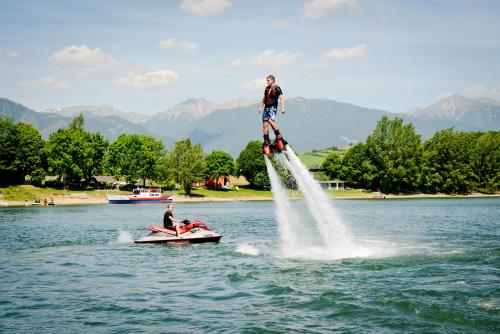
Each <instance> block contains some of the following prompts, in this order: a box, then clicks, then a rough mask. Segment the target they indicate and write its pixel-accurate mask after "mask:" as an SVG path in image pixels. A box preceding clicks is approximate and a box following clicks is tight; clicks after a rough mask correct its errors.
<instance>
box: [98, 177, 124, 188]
mask: <svg viewBox="0 0 500 334" xmlns="http://www.w3.org/2000/svg"><path fill="white" fill-rule="evenodd" d="M92 178H93V180H94V181H95V185H96V187H97V189H99V190H100V189H104V190H106V189H118V188H119V186H120V185H123V184H125V183H124V182H120V181H118V180H116V179H115V178H114V177H112V176H107V175H94V176H93V177H92Z"/></svg>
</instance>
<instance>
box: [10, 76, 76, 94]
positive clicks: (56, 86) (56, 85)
mask: <svg viewBox="0 0 500 334" xmlns="http://www.w3.org/2000/svg"><path fill="white" fill-rule="evenodd" d="M19 87H22V88H26V89H37V88H40V89H48V90H60V91H66V90H70V89H71V86H70V85H69V84H67V83H65V82H62V81H57V80H56V79H54V78H52V77H47V78H43V79H39V80H31V81H26V82H23V83H21V84H19Z"/></svg>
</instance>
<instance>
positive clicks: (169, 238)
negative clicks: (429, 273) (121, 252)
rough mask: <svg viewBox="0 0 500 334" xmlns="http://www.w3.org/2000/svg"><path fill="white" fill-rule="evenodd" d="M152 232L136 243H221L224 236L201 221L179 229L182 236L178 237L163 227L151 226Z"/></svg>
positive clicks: (173, 231) (172, 231)
mask: <svg viewBox="0 0 500 334" xmlns="http://www.w3.org/2000/svg"><path fill="white" fill-rule="evenodd" d="M148 229H149V230H150V231H152V232H151V233H150V234H148V235H147V236H145V237H143V238H141V239H138V240H135V242H136V243H138V244H142V243H169V244H170V243H171V244H198V243H203V242H219V240H220V238H222V235H220V234H217V233H215V232H214V231H212V230H211V229H209V228H208V227H207V226H206V225H205V223H204V222H202V221H201V220H195V221H194V222H193V223H191V224H188V225H185V226H182V227H179V231H180V232H181V235H180V236H179V237H177V233H176V232H175V230H170V229H168V228H164V227H162V226H149V227H148Z"/></svg>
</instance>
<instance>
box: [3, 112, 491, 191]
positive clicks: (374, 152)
mask: <svg viewBox="0 0 500 334" xmlns="http://www.w3.org/2000/svg"><path fill="white" fill-rule="evenodd" d="M322 168H323V170H324V172H325V173H326V174H327V175H328V177H329V178H332V179H333V178H338V179H341V180H344V181H345V182H347V183H348V184H349V185H350V186H352V187H355V188H363V189H369V190H380V191H382V192H384V193H416V192H424V193H438V192H439V193H441V192H442V193H468V192H472V191H480V192H486V193H492V192H497V191H499V188H500V132H499V131H488V132H457V131H455V130H454V129H445V130H441V131H438V132H436V134H435V135H434V136H433V137H432V138H430V139H428V140H427V141H422V139H421V136H420V135H419V134H417V133H416V132H415V130H414V128H413V125H412V124H406V125H405V124H403V120H402V119H400V118H395V119H393V120H391V119H389V118H388V117H386V116H384V117H383V118H381V119H380V120H379V122H378V123H377V125H376V127H375V129H374V130H373V131H372V133H371V134H370V135H369V136H368V138H367V140H366V142H363V143H358V144H355V145H353V146H352V147H350V148H349V149H348V150H347V151H346V152H345V154H344V155H343V156H340V155H339V154H338V153H335V152H334V153H331V154H330V155H329V156H328V157H327V158H326V160H325V161H324V162H323V164H322ZM281 173H283V176H285V179H286V178H288V179H289V181H287V182H288V185H289V186H290V187H294V186H295V185H294V182H293V180H291V178H290V176H289V175H286V171H281V172H280V174H281ZM47 175H50V176H53V177H55V178H56V183H59V184H63V185H64V186H67V187H69V188H84V187H86V186H88V185H89V184H90V183H91V182H92V179H93V177H94V176H95V175H111V176H113V177H115V178H116V179H121V180H125V181H127V182H129V183H136V182H138V181H141V182H142V183H143V184H145V182H146V180H149V181H153V182H156V183H160V184H167V185H168V184H170V185H173V184H178V185H181V186H182V187H183V188H184V191H185V193H186V194H190V193H191V188H192V186H193V184H195V183H199V182H203V181H205V180H206V178H208V177H211V178H215V179H218V178H219V177H221V176H228V175H243V176H244V177H245V178H246V179H247V181H248V182H249V187H251V188H255V189H269V187H270V185H269V178H268V175H267V170H266V165H265V162H264V158H263V155H262V143H261V142H260V141H257V140H252V141H250V142H249V143H248V145H247V146H246V147H245V148H244V149H243V150H242V151H241V152H240V154H239V156H238V158H237V159H236V161H234V160H233V158H232V157H231V155H230V154H229V153H227V152H224V151H218V150H215V151H212V152H211V153H209V154H204V153H203V148H202V146H201V145H199V144H198V145H193V144H192V143H191V141H190V139H183V140H179V141H177V142H175V144H174V146H173V148H172V149H171V150H167V149H166V148H165V145H164V143H163V142H162V141H161V140H158V139H156V138H154V137H152V136H146V135H139V134H122V135H120V136H119V137H118V138H117V139H116V140H115V141H114V142H113V143H109V142H108V141H107V140H105V139H104V137H103V136H102V135H101V134H99V133H91V132H87V131H85V128H84V118H83V116H82V115H81V114H80V115H79V116H77V117H76V118H75V119H73V121H72V122H71V123H70V124H69V125H68V127H66V128H63V129H59V130H57V131H56V132H54V133H52V134H51V135H50V136H49V138H48V140H44V139H43V137H42V136H41V134H40V133H39V132H38V131H37V130H36V129H35V128H34V127H32V126H31V125H29V124H25V123H17V124H15V123H14V122H13V121H12V119H11V118H6V117H1V116H0V184H3V185H5V184H21V183H24V182H25V180H26V178H27V177H28V179H29V180H30V182H31V183H32V184H35V185H42V184H43V183H44V180H45V177H46V176H47Z"/></svg>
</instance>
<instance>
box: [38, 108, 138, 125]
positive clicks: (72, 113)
mask: <svg viewBox="0 0 500 334" xmlns="http://www.w3.org/2000/svg"><path fill="white" fill-rule="evenodd" d="M41 112H47V113H55V114H58V115H61V116H64V117H70V118H74V117H76V116H78V115H79V114H80V113H82V114H83V116H84V117H85V118H87V117H88V116H90V117H96V116H97V117H108V116H118V117H120V118H123V119H125V120H127V121H129V122H131V123H143V122H145V121H146V119H147V116H146V115H144V114H138V113H133V112H124V111H121V110H120V109H118V108H115V107H112V106H107V105H100V106H92V105H88V106H71V107H65V108H58V109H44V110H41Z"/></svg>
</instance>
